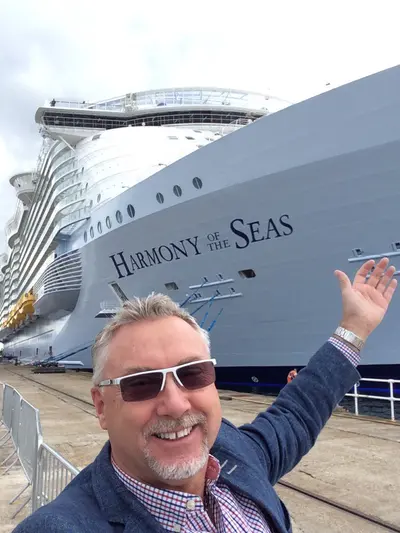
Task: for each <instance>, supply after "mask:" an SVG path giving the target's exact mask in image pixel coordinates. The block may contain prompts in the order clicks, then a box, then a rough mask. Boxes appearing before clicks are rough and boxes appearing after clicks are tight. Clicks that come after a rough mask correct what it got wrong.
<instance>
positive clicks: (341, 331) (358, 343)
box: [335, 326, 365, 351]
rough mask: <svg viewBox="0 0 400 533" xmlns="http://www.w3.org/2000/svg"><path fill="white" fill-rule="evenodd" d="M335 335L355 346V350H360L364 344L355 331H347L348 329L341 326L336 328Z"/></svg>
mask: <svg viewBox="0 0 400 533" xmlns="http://www.w3.org/2000/svg"><path fill="white" fill-rule="evenodd" d="M335 335H337V336H338V337H340V338H341V339H343V340H345V341H346V342H348V343H349V344H352V345H353V346H355V347H356V348H357V350H360V351H361V350H362V349H363V347H364V345H365V342H364V341H363V340H362V339H360V337H358V336H357V335H356V334H355V333H353V332H352V331H349V330H348V329H345V328H342V327H341V326H339V327H338V328H336V330H335Z"/></svg>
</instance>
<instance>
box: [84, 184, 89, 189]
mask: <svg viewBox="0 0 400 533" xmlns="http://www.w3.org/2000/svg"><path fill="white" fill-rule="evenodd" d="M88 185H89V184H88V183H86V185H85V191H87V188H88Z"/></svg>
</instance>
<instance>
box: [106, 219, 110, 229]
mask: <svg viewBox="0 0 400 533" xmlns="http://www.w3.org/2000/svg"><path fill="white" fill-rule="evenodd" d="M106 226H107V228H108V229H111V218H110V217H107V218H106Z"/></svg>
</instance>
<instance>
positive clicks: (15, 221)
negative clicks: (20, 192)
mask: <svg viewBox="0 0 400 533" xmlns="http://www.w3.org/2000/svg"><path fill="white" fill-rule="evenodd" d="M24 210H25V208H24V205H23V203H22V202H21V200H19V201H18V204H17V208H16V210H15V213H14V216H13V217H12V218H11V219H10V220H9V221H8V222H7V224H6V230H5V233H6V239H7V244H8V246H9V247H10V248H12V247H13V246H14V243H15V240H16V238H17V237H18V230H19V227H20V224H21V221H22V217H23V216H24Z"/></svg>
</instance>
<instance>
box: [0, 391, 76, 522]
mask: <svg viewBox="0 0 400 533" xmlns="http://www.w3.org/2000/svg"><path fill="white" fill-rule="evenodd" d="M2 385H3V395H2V397H3V405H2V421H1V426H0V429H3V430H5V434H4V435H3V436H1V437H0V448H1V447H3V446H4V445H5V444H6V443H7V442H8V441H9V440H10V439H11V441H12V444H13V451H12V452H11V453H10V455H8V456H7V458H6V459H4V461H3V462H2V463H1V464H0V466H6V465H7V463H8V461H9V460H10V459H13V460H12V462H11V463H10V464H9V465H8V466H7V467H6V470H5V471H4V472H2V473H1V475H2V476H3V475H5V474H6V473H7V472H8V471H9V470H10V469H11V468H12V467H13V466H14V465H15V464H16V463H17V462H18V461H19V462H20V464H21V466H22V469H23V471H24V474H25V477H26V480H27V484H26V486H25V487H24V488H23V489H22V490H21V491H20V492H19V493H18V494H17V495H16V496H15V497H14V498H13V499H12V500H10V501H9V504H10V505H11V504H13V503H14V502H15V501H16V500H17V499H18V498H19V497H20V496H22V494H23V493H24V492H25V491H26V490H27V489H28V488H29V487H32V492H31V495H30V496H28V498H27V499H26V500H25V501H24V502H22V503H21V505H20V506H19V507H18V508H17V510H16V511H15V513H14V514H13V516H12V518H15V517H16V516H17V514H18V513H19V512H20V511H21V510H22V509H23V508H24V507H25V506H26V505H27V504H28V503H29V502H30V501H31V502H32V504H31V506H32V512H33V511H36V509H38V508H39V507H41V506H42V505H45V504H46V503H48V502H50V501H51V500H53V499H54V498H56V497H57V496H58V494H60V492H61V491H62V490H63V489H64V488H65V487H66V486H67V485H68V483H69V482H70V481H71V480H72V479H73V478H74V477H75V476H76V475H77V474H78V473H79V471H78V470H77V469H76V468H74V467H73V466H72V465H71V464H70V463H69V462H68V461H66V460H65V459H64V458H63V457H62V456H61V455H59V454H58V453H57V452H56V451H55V450H53V449H52V448H51V447H50V446H48V445H47V444H46V443H45V442H44V441H43V434H42V428H41V425H40V417H39V411H38V410H37V409H36V408H35V407H33V406H32V405H31V404H30V403H29V402H27V401H26V400H25V399H24V398H23V397H22V396H21V395H20V394H19V392H18V391H17V390H16V389H14V388H13V387H11V386H10V385H7V384H2Z"/></svg>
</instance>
